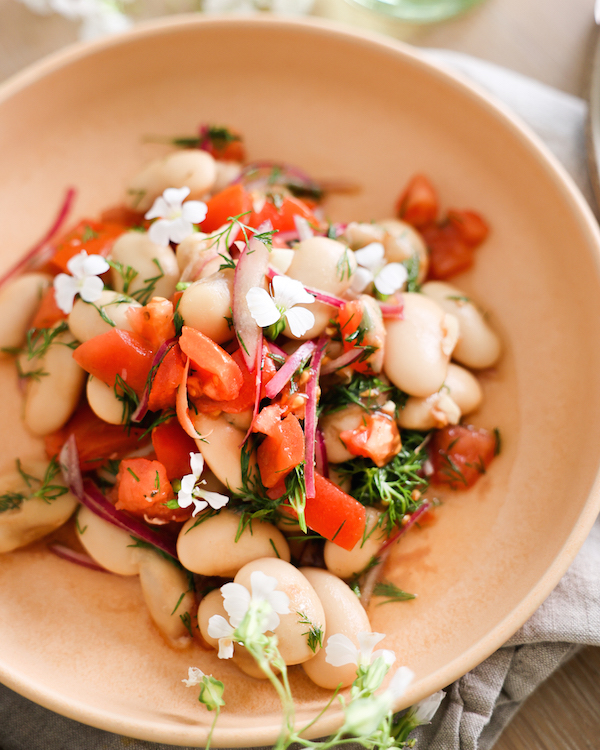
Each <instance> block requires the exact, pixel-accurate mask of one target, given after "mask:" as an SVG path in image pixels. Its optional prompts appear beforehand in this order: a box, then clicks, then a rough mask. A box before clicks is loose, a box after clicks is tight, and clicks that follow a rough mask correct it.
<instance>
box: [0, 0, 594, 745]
mask: <svg viewBox="0 0 600 750" xmlns="http://www.w3.org/2000/svg"><path fill="white" fill-rule="evenodd" d="M137 1H138V5H141V3H142V2H145V3H147V4H151V5H152V8H153V9H155V8H156V3H154V2H153V1H152V0H137ZM184 1H185V0H184ZM593 6H594V0H485V1H484V2H483V3H482V4H481V5H479V6H476V7H475V8H473V9H472V10H471V11H469V12H468V13H466V14H464V15H463V16H461V17H459V18H456V19H453V20H451V21H446V22H443V23H439V24H433V25H423V26H416V25H409V24H404V23H400V22H398V21H394V20H392V19H389V18H387V17H385V16H383V15H378V14H374V13H371V12H369V11H366V10H364V9H363V8H360V7H358V6H354V5H350V4H348V3H346V2H344V0H316V1H315V8H314V14H315V15H317V16H322V17H325V18H332V19H337V20H340V21H343V22H346V23H349V24H352V25H356V26H359V27H361V28H365V29H370V30H374V31H380V32H383V33H387V34H390V35H392V36H394V37H396V38H397V39H401V40H403V41H406V42H409V43H411V44H414V45H417V46H423V47H445V48H447V49H453V50H458V51H461V52H466V53H469V54H472V55H475V56H478V57H481V58H484V59H486V60H489V61H491V62H495V63H498V64H499V65H504V66H506V67H507V68H511V69H513V70H516V71H519V72H520V73H523V74H525V75H529V76H531V77H533V78H537V79H538V80H540V81H543V82H545V83H547V84H549V85H551V86H555V87H556V88H559V89H561V90H563V91H566V92H568V93H571V94H575V95H577V96H586V93H587V86H588V74H589V68H590V65H591V57H592V52H593V48H594V46H595V43H596V40H597V37H598V34H599V32H598V31H597V29H596V27H595V26H594V23H593ZM165 7H166V6H165ZM170 7H171V8H172V7H177V5H176V3H175V2H171V3H170ZM188 7H189V5H188ZM141 12H142V13H144V11H143V10H142V11H141ZM147 14H148V12H147V11H146V15H147ZM76 38H77V33H76V26H75V25H74V24H72V23H70V22H68V21H65V20H64V19H62V18H59V17H57V16H47V17H43V16H37V15H34V14H32V13H31V12H30V11H29V10H28V9H27V8H26V7H25V6H23V5H21V4H20V3H18V2H17V1H16V0H0V81H2V80H4V79H5V78H7V77H8V76H10V75H12V74H13V73H16V72H17V71H19V70H21V69H22V68H23V67H25V66H26V65H28V64H30V63H31V62H34V61H35V60H37V59H39V58H40V57H42V56H44V55H46V54H48V53H50V52H52V51H54V50H56V49H59V48H60V47H62V46H64V45H65V44H68V43H70V42H72V41H75V40H76ZM599 575H600V571H599ZM494 750H600V649H599V648H585V649H584V650H582V651H581V652H580V653H579V654H578V655H577V656H576V657H575V658H574V659H573V660H572V661H571V662H569V663H568V664H567V665H566V666H564V667H563V668H561V669H560V670H559V671H558V672H556V673H555V675H553V677H551V678H550V679H549V680H548V681H547V682H546V683H545V684H544V685H542V686H541V687H540V688H539V689H538V690H537V691H536V692H535V693H534V695H533V696H532V697H531V698H530V699H529V700H528V701H527V702H526V703H525V705H524V707H523V708H522V709H521V711H520V712H519V714H518V715H517V717H516V718H515V719H514V720H513V722H512V724H511V725H510V726H509V727H508V729H507V730H506V731H505V732H504V734H503V735H502V737H501V738H500V740H499V741H498V742H497V743H496V745H495V747H494Z"/></svg>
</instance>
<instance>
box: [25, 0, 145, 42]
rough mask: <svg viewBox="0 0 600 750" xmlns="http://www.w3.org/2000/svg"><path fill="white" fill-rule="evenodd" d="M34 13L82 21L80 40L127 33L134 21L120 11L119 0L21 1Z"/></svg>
mask: <svg viewBox="0 0 600 750" xmlns="http://www.w3.org/2000/svg"><path fill="white" fill-rule="evenodd" d="M21 1H22V2H23V3H24V4H25V5H26V6H27V7H28V8H29V9H30V10H32V11H33V12H34V13H40V14H42V15H48V14H49V13H52V12H55V13H59V14H60V15H61V16H63V17H64V18H67V19H69V20H70V21H81V22H82V24H81V27H80V29H79V38H80V39H94V38H96V37H99V36H105V35H106V34H114V33H117V32H119V31H125V29H128V28H129V27H130V26H131V25H132V21H131V19H130V18H128V17H127V16H126V15H124V14H123V13H122V12H121V11H120V10H119V3H118V2H117V0H21Z"/></svg>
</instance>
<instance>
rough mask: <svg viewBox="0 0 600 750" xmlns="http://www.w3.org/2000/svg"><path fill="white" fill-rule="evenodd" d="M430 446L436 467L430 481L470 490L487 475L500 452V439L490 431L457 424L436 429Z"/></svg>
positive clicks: (430, 455) (431, 458)
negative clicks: (482, 476) (481, 477)
mask: <svg viewBox="0 0 600 750" xmlns="http://www.w3.org/2000/svg"><path fill="white" fill-rule="evenodd" d="M428 449H429V458H430V460H431V463H432V464H433V469H434V471H433V474H432V475H431V477H430V479H431V482H432V483H433V484H446V485H449V486H450V487H451V488H452V489H454V490H456V489H467V488H469V487H472V486H473V485H474V484H475V482H476V481H477V480H478V479H479V477H480V476H481V475H482V474H485V472H486V470H487V468H488V466H489V465H490V463H491V462H492V459H493V458H494V456H495V455H496V453H497V451H498V441H497V437H496V435H495V434H494V433H491V432H488V430H484V429H477V428H475V427H472V426H465V425H454V426H449V427H444V429H442V430H437V431H436V432H435V433H434V435H433V438H432V440H431V442H430V443H429V448H428Z"/></svg>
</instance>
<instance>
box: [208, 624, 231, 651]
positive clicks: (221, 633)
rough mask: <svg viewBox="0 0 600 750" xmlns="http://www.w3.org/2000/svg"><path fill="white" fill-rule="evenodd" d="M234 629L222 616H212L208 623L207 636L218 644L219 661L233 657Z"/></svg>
mask: <svg viewBox="0 0 600 750" xmlns="http://www.w3.org/2000/svg"><path fill="white" fill-rule="evenodd" d="M234 631H235V628H234V627H233V625H231V623H229V622H227V620H226V619H225V618H224V617H223V616H222V615H213V616H212V617H211V618H210V619H209V621H208V634H209V635H210V637H211V638H216V639H217V640H218V642H219V653H218V657H219V659H231V657H232V656H233V633H234Z"/></svg>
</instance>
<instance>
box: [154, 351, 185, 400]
mask: <svg viewBox="0 0 600 750" xmlns="http://www.w3.org/2000/svg"><path fill="white" fill-rule="evenodd" d="M184 369H185V361H184V358H183V354H182V353H181V349H180V348H179V346H178V344H174V345H173V346H172V347H171V348H170V349H169V350H168V351H167V353H166V354H165V356H164V357H163V358H162V360H161V362H160V364H159V366H158V368H157V370H156V372H155V373H154V377H153V379H152V385H151V387H150V395H149V396H148V409H149V410H150V411H161V410H163V409H168V408H169V407H171V408H173V409H174V408H175V403H176V398H177V388H178V387H179V385H180V383H181V381H182V380H183V372H184Z"/></svg>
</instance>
